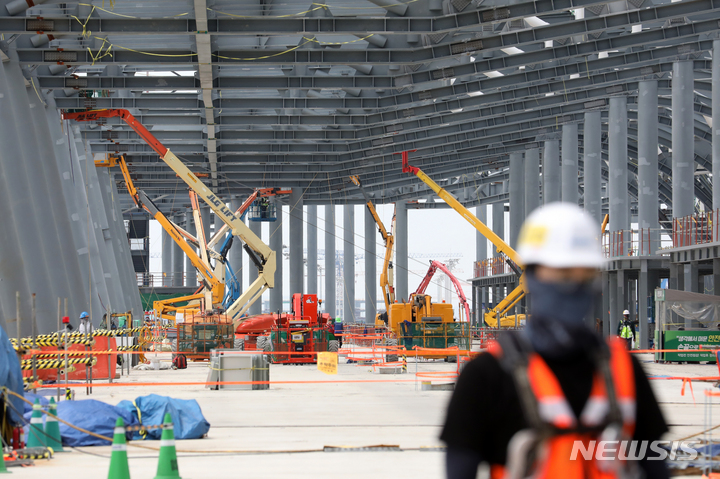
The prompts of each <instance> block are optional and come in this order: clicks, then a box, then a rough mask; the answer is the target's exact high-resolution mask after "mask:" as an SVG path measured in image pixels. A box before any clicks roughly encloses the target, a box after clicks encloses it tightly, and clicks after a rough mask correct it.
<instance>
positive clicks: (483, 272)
mask: <svg viewBox="0 0 720 479" xmlns="http://www.w3.org/2000/svg"><path fill="white" fill-rule="evenodd" d="M508 261H509V260H508V259H507V258H505V257H502V256H495V257H493V258H488V259H484V260H481V261H475V264H474V265H473V273H474V277H475V278H485V277H488V276H495V275H499V274H512V273H514V272H515V270H513V267H512V266H511V265H510V264H509V263H508ZM511 263H512V262H511ZM512 265H513V266H515V268H516V269H517V270H518V271H520V269H521V268H520V267H518V266H517V265H516V264H515V263H512Z"/></svg>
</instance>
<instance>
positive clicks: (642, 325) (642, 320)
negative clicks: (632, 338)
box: [637, 260, 654, 349]
mask: <svg viewBox="0 0 720 479" xmlns="http://www.w3.org/2000/svg"><path fill="white" fill-rule="evenodd" d="M647 263H648V262H647V260H642V261H641V262H640V273H639V274H638V333H639V334H638V337H637V340H638V346H639V347H640V349H647V348H648V344H649V343H648V308H647V298H648V296H652V295H653V291H654V285H652V284H650V279H649V276H648V264H647Z"/></svg>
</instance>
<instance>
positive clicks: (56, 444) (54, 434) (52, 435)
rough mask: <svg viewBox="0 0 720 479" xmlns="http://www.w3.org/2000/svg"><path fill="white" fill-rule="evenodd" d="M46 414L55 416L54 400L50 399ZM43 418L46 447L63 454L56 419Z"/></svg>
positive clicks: (48, 416) (55, 405)
mask: <svg viewBox="0 0 720 479" xmlns="http://www.w3.org/2000/svg"><path fill="white" fill-rule="evenodd" d="M48 412H49V413H50V414H53V415H55V416H57V404H55V398H53V397H51V398H50V404H49V405H48ZM50 414H48V415H46V417H45V437H44V439H45V441H46V442H47V447H49V448H51V449H52V450H53V452H65V451H64V450H63V447H62V437H61V436H60V425H59V424H58V421H57V419H55V418H54V417H52V416H50Z"/></svg>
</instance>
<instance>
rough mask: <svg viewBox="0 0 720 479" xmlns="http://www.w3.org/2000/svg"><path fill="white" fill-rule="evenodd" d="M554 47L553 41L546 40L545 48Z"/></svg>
mask: <svg viewBox="0 0 720 479" xmlns="http://www.w3.org/2000/svg"><path fill="white" fill-rule="evenodd" d="M552 47H553V41H552V40H545V48H552Z"/></svg>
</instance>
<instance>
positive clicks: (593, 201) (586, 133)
mask: <svg viewBox="0 0 720 479" xmlns="http://www.w3.org/2000/svg"><path fill="white" fill-rule="evenodd" d="M601 116H602V115H601V112H599V111H588V112H586V113H585V125H584V128H583V150H584V155H583V165H584V166H583V178H584V183H585V184H584V201H583V203H584V206H585V211H587V212H588V213H589V214H590V216H592V217H593V218H595V221H597V222H598V223H600V222H601V221H602V201H601V198H600V197H601V190H602V186H601V180H600V171H601V166H602V165H601V164H602V144H601V135H602V125H601V124H600V119H601Z"/></svg>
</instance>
